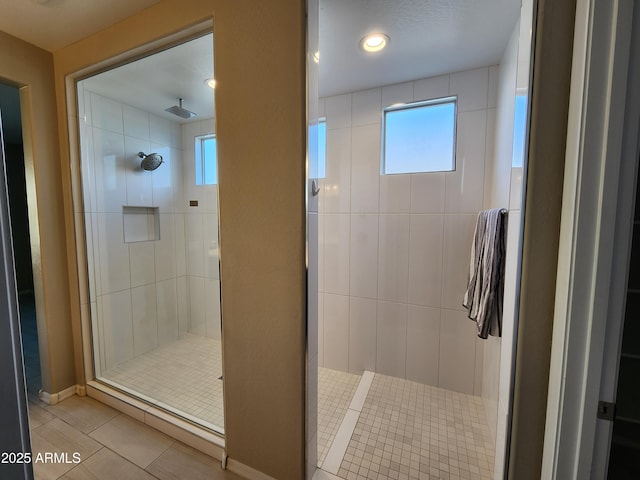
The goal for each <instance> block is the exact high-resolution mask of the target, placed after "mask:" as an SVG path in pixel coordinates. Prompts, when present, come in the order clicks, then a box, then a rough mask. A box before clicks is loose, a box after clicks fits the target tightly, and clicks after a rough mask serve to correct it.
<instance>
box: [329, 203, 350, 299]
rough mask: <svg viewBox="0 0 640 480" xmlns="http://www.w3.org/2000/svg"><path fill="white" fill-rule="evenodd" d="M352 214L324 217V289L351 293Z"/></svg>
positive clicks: (339, 292) (345, 293)
mask: <svg viewBox="0 0 640 480" xmlns="http://www.w3.org/2000/svg"><path fill="white" fill-rule="evenodd" d="M349 245H350V215H348V214H327V215H325V218H324V285H325V287H324V291H325V292H328V293H337V294H341V295H349Z"/></svg>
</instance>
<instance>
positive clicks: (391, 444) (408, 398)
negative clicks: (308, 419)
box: [320, 374, 494, 480]
mask: <svg viewBox="0 0 640 480" xmlns="http://www.w3.org/2000/svg"><path fill="white" fill-rule="evenodd" d="M320 404H321V403H320ZM321 405H322V404H321ZM493 459H494V444H493V442H492V440H491V435H490V433H489V427H488V424H487V420H486V417H485V413H484V406H483V403H482V399H481V398H480V397H476V396H473V395H465V394H462V393H457V392H452V391H449V390H445V389H442V388H438V387H433V386H429V385H422V384H419V383H415V382H411V381H408V380H404V379H400V378H394V377H389V376H386V375H380V374H376V375H375V377H374V379H373V383H372V385H371V388H370V390H369V394H368V395H367V399H366V400H365V403H364V406H363V408H362V412H361V413H360V417H359V419H358V422H357V424H356V427H355V430H354V432H353V435H352V436H351V440H350V442H349V446H348V447H347V452H346V454H345V456H344V458H343V459H342V463H341V464H340V468H339V470H338V477H340V478H343V479H346V480H369V479H374V480H387V479H394V480H397V479H408V480H409V479H410V480H414V479H415V480H422V479H450V480H454V479H456V480H457V479H465V480H466V479H474V480H475V479H478V480H484V479H491V478H493Z"/></svg>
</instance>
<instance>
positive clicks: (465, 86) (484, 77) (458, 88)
mask: <svg viewBox="0 0 640 480" xmlns="http://www.w3.org/2000/svg"><path fill="white" fill-rule="evenodd" d="M449 85H450V90H451V93H452V94H455V95H457V96H458V113H460V112H468V111H471V110H482V109H485V108H487V105H488V102H487V100H488V88H489V69H488V68H478V69H476V70H466V71H464V72H457V73H452V74H451V81H450V84H449Z"/></svg>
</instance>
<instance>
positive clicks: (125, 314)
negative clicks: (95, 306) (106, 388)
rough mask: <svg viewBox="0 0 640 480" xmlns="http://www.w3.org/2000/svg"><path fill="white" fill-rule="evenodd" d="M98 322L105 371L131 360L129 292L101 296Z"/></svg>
mask: <svg viewBox="0 0 640 480" xmlns="http://www.w3.org/2000/svg"><path fill="white" fill-rule="evenodd" d="M99 298H100V303H101V304H102V322H100V326H101V327H102V328H101V331H102V335H101V337H102V339H103V347H104V348H103V350H104V359H105V366H106V368H107V369H109V368H111V367H114V366H115V365H117V364H119V363H121V362H124V361H126V360H129V359H131V358H133V319H132V313H131V290H130V289H126V290H122V291H120V292H116V293H111V294H108V295H102V296H101V297H99Z"/></svg>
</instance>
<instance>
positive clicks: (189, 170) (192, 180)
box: [182, 119, 221, 339]
mask: <svg viewBox="0 0 640 480" xmlns="http://www.w3.org/2000/svg"><path fill="white" fill-rule="evenodd" d="M212 133H214V122H213V119H208V120H200V121H196V122H190V123H186V124H184V125H183V126H182V146H183V152H182V166H183V170H182V173H183V178H184V183H183V185H184V190H183V191H184V200H183V202H182V205H184V209H183V211H184V219H185V229H186V230H185V231H186V235H187V291H188V299H189V311H188V314H189V331H190V332H191V333H195V334H198V335H206V336H207V337H212V338H217V339H220V335H221V324H220V269H219V267H218V185H196V177H195V162H194V158H195V152H194V150H195V148H196V147H195V138H196V136H199V135H207V134H212ZM196 204H197V205H196Z"/></svg>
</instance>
